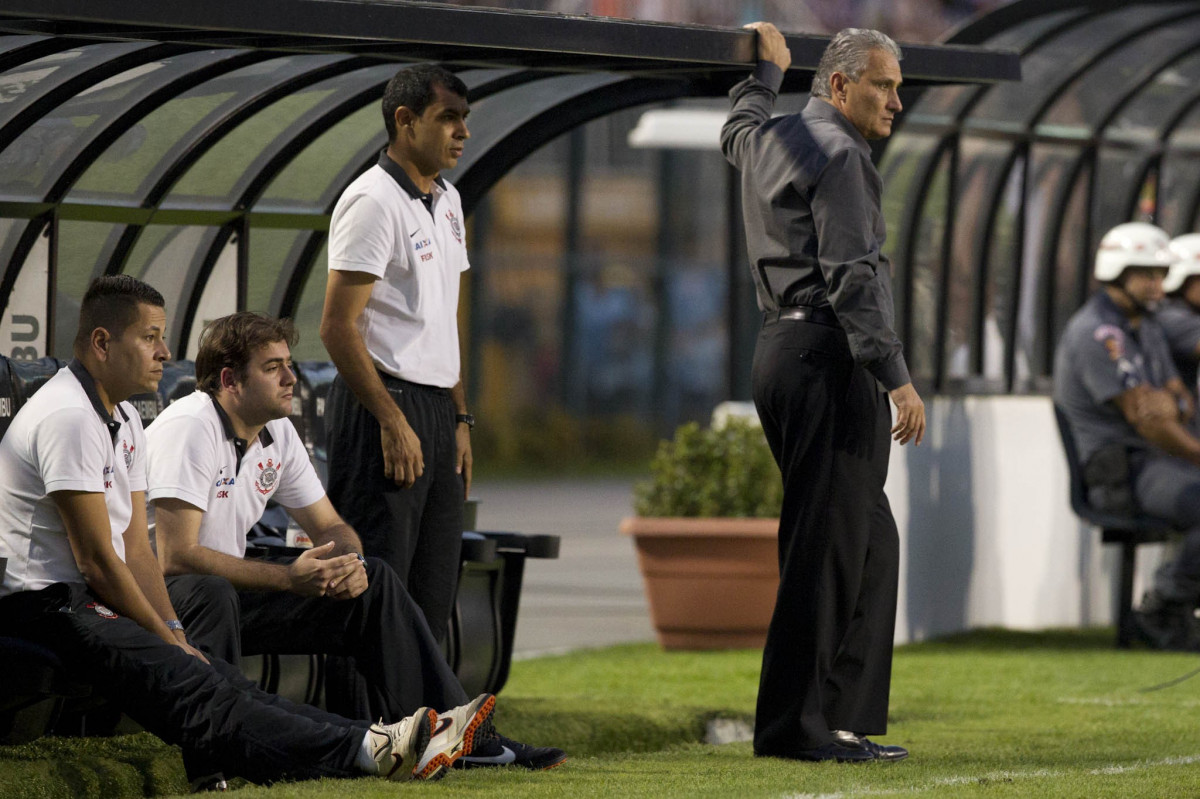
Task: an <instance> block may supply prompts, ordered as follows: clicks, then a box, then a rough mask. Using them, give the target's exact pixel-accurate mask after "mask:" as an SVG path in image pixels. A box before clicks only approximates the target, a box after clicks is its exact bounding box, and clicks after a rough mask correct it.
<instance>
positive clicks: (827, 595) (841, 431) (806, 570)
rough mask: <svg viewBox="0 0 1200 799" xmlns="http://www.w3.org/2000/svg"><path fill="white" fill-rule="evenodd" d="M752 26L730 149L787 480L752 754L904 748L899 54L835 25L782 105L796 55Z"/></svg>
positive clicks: (917, 426)
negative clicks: (889, 183)
mask: <svg viewBox="0 0 1200 799" xmlns="http://www.w3.org/2000/svg"><path fill="white" fill-rule="evenodd" d="M747 27H748V28H751V29H753V30H756V31H757V33H758V44H757V47H758V65H757V67H756V68H755V70H754V74H753V75H752V76H751V77H749V78H747V79H746V80H744V81H742V82H741V83H739V84H738V85H737V86H735V87H734V88H733V90H732V91H731V92H730V97H731V98H732V100H733V110H732V111H731V113H730V115H729V119H728V121H727V122H726V123H725V127H724V128H723V129H722V131H721V147H722V150H723V151H724V153H725V157H726V158H727V159H729V161H730V163H732V164H733V165H734V166H736V167H738V168H739V169H741V171H742V194H743V198H744V199H743V215H744V217H745V222H746V239H747V245H748V247H749V251H750V265H751V270H752V273H753V276H754V282H755V286H756V288H757V294H758V305H759V308H760V309H761V310H762V311H763V312H764V319H763V329H762V332H761V333H760V334H759V338H758V342H757V345H756V347H755V353H754V364H753V372H752V383H753V391H754V402H755V406H756V407H757V409H758V415H759V418H760V419H761V420H762V424H763V431H764V432H765V433H766V437H767V442H768V443H769V444H770V446H771V451H772V453H773V454H774V456H775V460H776V462H777V463H778V464H779V468H780V471H781V472H782V474H783V485H784V496H783V510H782V514H781V518H780V523H779V553H780V555H779V566H780V586H779V594H778V597H777V600H776V605H775V613H774V616H773V618H772V620H771V626H770V629H769V631H768V633H767V643H766V648H765V649H764V651H763V669H762V678H761V682H760V684H759V694H758V710H757V714H756V719H755V732H754V751H755V754H757V755H760V756H773V757H783V758H791V759H797V760H836V761H840V762H847V761H870V760H899V759H901V758H904V757H906V756H907V755H908V752H907V751H906V750H905V749H903V748H901V747H899V746H882V745H880V744H877V743H875V742H873V741H871V740H869V739H868V738H867V737H866V736H867V735H868V734H870V735H881V734H883V733H885V732H886V731H887V708H888V695H889V692H890V686H891V668H892V638H893V635H894V628H895V619H896V589H897V581H898V569H899V537H898V535H897V532H896V523H895V521H894V519H893V518H892V512H891V508H890V507H889V505H888V502H887V497H886V496H885V495H884V493H883V483H884V480H885V479H886V477H887V467H888V456H889V453H890V449H891V441H890V440H889V435H890V436H891V437H894V438H895V440H896V441H898V442H900V443H901V444H906V443H908V442H909V441H913V442H915V443H918V444H919V443H920V441H921V438H922V437H923V436H924V433H925V406H924V404H923V403H922V402H921V399H920V397H919V396H918V395H917V392H916V391H915V390H914V388H913V386H912V382H911V380H910V379H909V375H908V367H907V366H906V364H905V361H904V353H903V349H902V347H901V344H900V340H899V338H898V337H897V335H896V333H895V331H894V330H893V327H894V318H895V311H894V308H893V304H892V283H891V279H892V276H891V264H890V263H889V262H888V260H887V258H886V257H884V255H883V254H882V252H881V249H882V247H883V242H884V237H885V231H884V221H883V213H882V211H881V209H880V195H881V191H882V182H881V180H880V177H879V173H878V172H877V171H876V169H875V166H874V164H872V163H871V151H870V147H869V146H868V145H867V140H868V139H879V138H884V137H886V136H888V135H890V134H891V132H892V121H893V119H894V117H895V115H896V114H897V113H898V112H899V111H900V107H901V106H900V99H899V96H898V95H897V90H898V89H899V87H900V83H901V80H902V78H901V74H900V64H899V60H900V50H899V48H898V47H896V44H895V42H893V41H892V40H891V39H889V38H888V37H887V36H884V35H883V34H881V33H879V32H877V31H870V30H860V29H853V28H851V29H847V30H844V31H842V32H840V33H838V34H837V35H836V36H835V37H834V38H833V40H832V41H831V42H830V44H829V47H828V48H827V49H826V51H825V53H824V55H823V56H822V58H821V62H820V65H819V66H818V68H817V74H816V76H815V77H814V79H813V86H812V95H813V96H812V98H811V99H810V100H809V102H808V105H807V106H806V107H805V108H804V110H803V111H802V112H801V113H799V114H793V115H790V116H784V117H778V118H775V119H772V118H771V112H772V110H773V108H774V104H775V97H776V94H777V93H778V90H779V86H780V85H781V83H782V81H783V72H784V70H786V69H787V68H788V66H789V65H790V64H791V53H790V52H789V51H788V48H787V43H786V41H785V40H784V38H783V35H782V34H780V32H779V31H778V30H777V29H776V28H775V26H773V25H771V24H769V23H762V22H759V23H753V24H751V25H748V26H747ZM885 392H886V393H885ZM889 394H890V396H891V399H892V401H893V402H894V403H895V405H896V420H895V423H894V424H893V423H892V419H891V408H890V407H889V405H888V395H889Z"/></svg>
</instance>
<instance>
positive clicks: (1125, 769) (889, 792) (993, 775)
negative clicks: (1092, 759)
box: [783, 755, 1200, 799]
mask: <svg viewBox="0 0 1200 799" xmlns="http://www.w3.org/2000/svg"><path fill="white" fill-rule="evenodd" d="M1192 763H1200V755H1184V756H1180V757H1167V758H1163V759H1161V760H1140V761H1137V762H1135V763H1130V764H1128V765H1118V764H1115V763H1114V764H1113V765H1111V766H1101V767H1100V768H1094V769H1088V770H1087V771H1085V772H1083V773H1084V774H1091V775H1095V776H1098V777H1099V776H1109V775H1112V774H1129V773H1132V772H1136V771H1145V770H1147V769H1152V768H1158V767H1160V766H1187V765H1191V764H1192ZM860 768H861V766H860ZM899 768H903V766H899ZM1070 773H1071V772H1067V771H1061V770H1052V769H1040V768H1039V769H1030V770H1028V771H991V772H988V773H986V774H978V775H975V776H967V775H962V776H958V777H941V778H939V779H936V780H933V781H932V782H928V783H925V784H923V785H909V786H908V787H905V788H865V789H862V790H856V791H853V792H851V793H844V792H841V791H839V792H837V793H790V794H786V795H785V796H784V797H783V799H849V797H853V796H899V795H901V794H918V793H925V792H927V791H932V790H935V789H937V788H947V787H950V786H954V785H969V784H972V783H985V782H1016V781H1017V780H1028V779H1036V778H1041V777H1065V776H1067V775H1068V774H1070Z"/></svg>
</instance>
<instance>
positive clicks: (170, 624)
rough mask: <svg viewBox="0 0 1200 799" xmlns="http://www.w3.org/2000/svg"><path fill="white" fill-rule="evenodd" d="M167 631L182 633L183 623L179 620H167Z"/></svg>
mask: <svg viewBox="0 0 1200 799" xmlns="http://www.w3.org/2000/svg"><path fill="white" fill-rule="evenodd" d="M166 623H167V629H168V630H170V631H171V632H173V633H175V632H183V622H181V621H180V620H179V619H167V622H166Z"/></svg>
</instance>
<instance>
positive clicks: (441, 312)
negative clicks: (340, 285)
mask: <svg viewBox="0 0 1200 799" xmlns="http://www.w3.org/2000/svg"><path fill="white" fill-rule="evenodd" d="M329 268H330V269H331V270H341V271H345V272H366V273H367V274H370V275H373V276H374V277H375V278H377V279H376V281H375V284H374V286H373V287H372V288H371V297H370V299H369V300H368V301H367V307H366V309H365V310H364V311H363V314H362V316H360V317H359V320H358V330H359V333H360V334H362V337H363V341H365V342H366V345H367V352H368V353H370V355H371V359H372V360H373V361H374V362H375V365H376V367H378V368H379V369H380V370H381V371H383V372H385V373H387V374H390V375H393V376H394V377H399V378H402V379H404V380H409V381H411V382H414V383H421V384H424V385H428V386H440V387H442V388H451V387H453V386H454V385H455V384H457V383H458V380H459V349H458V286H459V275H460V274H461V273H462V272H464V271H466V270H467V269H468V268H469V264H468V262H467V246H466V234H465V230H464V228H463V212H462V201H461V200H460V199H459V196H458V190H457V189H455V188H454V186H452V185H450V184H449V183H447V182H446V181H444V180H442V179H441V178H438V179H437V180H436V181H434V185H433V191H432V211H431V209H430V208H427V207H426V206H425V203H424V201H423V200H422V199H421V193H420V192H419V191H418V190H417V187H416V185H415V184H414V183H413V182H412V180H411V179H410V178H409V177H408V175H407V174H405V172H404V170H403V169H401V168H400V165H399V164H397V163H396V162H395V161H393V160H392V159H390V158H389V157H388V155H387V153H386V151H385V152H384V153H382V154H381V155H380V157H379V163H378V164H376V165H375V166H373V167H371V168H370V169H368V170H367V171H366V172H364V173H363V174H362V175H360V176H359V177H358V178H357V179H356V180H355V181H354V182H353V183H351V184H350V185H349V186H348V187H347V188H346V191H345V192H343V193H342V196H341V198H340V199H339V200H338V203H337V206H336V207H335V208H334V209H333V218H332V219H331V220H330V223H329Z"/></svg>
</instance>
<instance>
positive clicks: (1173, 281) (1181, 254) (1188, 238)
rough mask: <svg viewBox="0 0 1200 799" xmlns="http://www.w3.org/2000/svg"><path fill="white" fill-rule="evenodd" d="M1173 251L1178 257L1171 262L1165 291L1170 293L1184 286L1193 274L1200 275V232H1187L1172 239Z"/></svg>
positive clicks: (1164, 284) (1164, 286) (1164, 285)
mask: <svg viewBox="0 0 1200 799" xmlns="http://www.w3.org/2000/svg"><path fill="white" fill-rule="evenodd" d="M1170 247H1171V252H1173V253H1174V254H1175V257H1176V258H1178V259H1179V260H1177V261H1176V262H1175V263H1173V264H1171V269H1170V271H1169V272H1167V279H1166V280H1164V281H1163V291H1165V292H1166V293H1167V294H1170V293H1171V292H1174V291H1179V290H1180V289H1181V288H1183V284H1184V283H1185V282H1187V279H1188V278H1189V277H1191V276H1192V275H1200V233H1187V234H1184V235H1182V236H1176V237H1175V238H1173V239H1171V244H1170Z"/></svg>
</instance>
